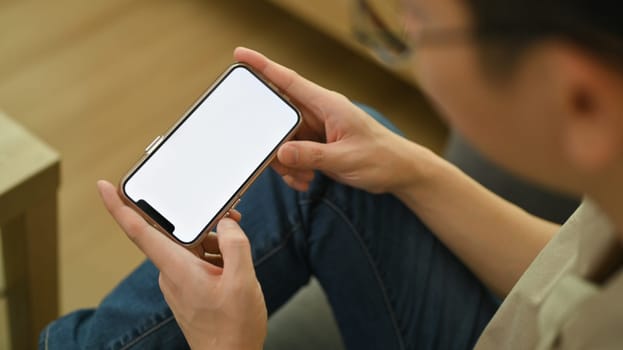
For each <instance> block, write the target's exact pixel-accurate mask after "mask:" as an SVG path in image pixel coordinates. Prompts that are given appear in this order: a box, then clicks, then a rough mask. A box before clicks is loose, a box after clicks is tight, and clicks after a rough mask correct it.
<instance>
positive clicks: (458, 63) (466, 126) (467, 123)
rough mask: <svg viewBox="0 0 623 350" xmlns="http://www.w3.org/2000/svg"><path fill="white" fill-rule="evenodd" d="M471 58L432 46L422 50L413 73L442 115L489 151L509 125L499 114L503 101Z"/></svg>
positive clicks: (497, 146) (459, 52)
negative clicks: (425, 50)
mask: <svg viewBox="0 0 623 350" xmlns="http://www.w3.org/2000/svg"><path fill="white" fill-rule="evenodd" d="M474 60H475V58H474V57H472V55H471V54H470V53H469V52H467V50H461V49H444V50H442V49H439V50H433V49H431V50H428V51H427V52H424V51H423V52H421V54H420V56H419V57H418V60H417V62H416V67H417V68H418V70H417V72H416V74H417V77H418V80H419V82H420V83H421V87H422V89H423V90H424V91H425V93H426V94H427V95H428V96H429V97H430V98H431V100H432V101H433V103H434V104H435V105H436V107H437V109H438V111H439V112H440V114H441V117H442V118H444V119H445V120H446V121H447V122H448V123H449V124H450V126H451V127H453V128H455V129H457V130H458V131H459V132H460V133H461V134H463V135H464V136H465V137H467V138H468V139H469V140H470V141H471V142H472V143H473V144H474V145H475V146H477V147H478V148H481V149H482V148H484V150H485V151H486V152H487V153H489V151H491V150H499V148H500V145H499V143H500V141H502V140H503V139H504V137H503V135H504V134H506V133H508V131H509V129H510V127H511V126H510V125H509V123H506V122H505V121H504V118H503V116H502V112H501V111H503V110H505V108H504V105H505V103H504V102H503V101H502V100H501V99H500V98H499V97H497V96H494V95H492V93H491V91H490V89H487V88H486V86H485V85H484V84H483V82H482V81H481V77H479V75H478V72H477V71H476V69H475V62H474Z"/></svg>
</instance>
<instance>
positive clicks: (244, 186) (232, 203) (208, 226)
mask: <svg viewBox="0 0 623 350" xmlns="http://www.w3.org/2000/svg"><path fill="white" fill-rule="evenodd" d="M236 69H245V70H246V71H248V72H249V73H250V74H252V75H253V76H254V77H255V78H257V79H258V80H259V81H260V82H261V83H262V84H264V86H266V88H268V89H269V90H270V91H272V92H273V93H274V94H275V96H277V97H279V98H280V99H281V100H282V101H283V102H284V103H285V104H286V105H288V106H289V107H290V108H291V109H292V110H293V111H294V112H295V114H296V116H297V121H296V123H295V124H294V126H293V127H292V128H291V129H290V131H288V133H286V134H285V136H284V137H283V138H282V139H281V141H280V142H279V143H278V144H277V145H276V146H275V147H274V148H273V149H272V150H271V152H270V153H269V154H268V155H267V156H266V158H265V159H264V160H263V161H262V163H261V164H260V165H259V166H258V167H257V168H256V169H255V170H254V171H253V173H251V175H250V176H249V177H248V178H247V179H246V180H245V181H244V182H243V183H242V184H241V186H240V187H239V188H238V190H237V191H236V192H234V194H233V195H232V196H231V197H230V199H229V200H228V201H227V202H226V203H225V204H224V205H223V206H222V208H221V210H219V212H218V213H217V215H216V216H214V217H213V218H211V219H210V221H208V223H207V224H206V226H204V228H203V230H202V231H201V232H200V233H199V234H198V235H197V236H196V237H195V238H194V239H193V240H192V241H190V242H184V241H182V240H180V239H179V238H177V237H176V236H175V235H174V234H172V233H169V232H168V231H167V230H166V229H164V228H163V227H161V225H160V224H159V223H158V222H157V221H156V220H154V219H153V218H152V217H151V216H150V215H149V214H147V213H146V212H144V211H143V209H141V208H140V207H139V206H138V205H137V204H136V203H135V202H134V201H133V200H132V199H131V198H130V197H129V196H128V195H127V194H126V192H125V185H126V183H127V181H128V180H129V179H130V178H131V177H132V176H133V175H134V174H135V173H136V172H137V171H138V169H140V168H141V167H142V166H143V165H144V164H145V163H146V162H147V161H148V160H149V159H150V158H151V157H152V156H153V155H154V154H156V152H158V150H159V149H160V147H162V145H164V144H165V143H166V142H167V140H168V139H169V138H170V136H171V135H173V134H174V133H175V131H177V129H178V128H179V127H180V126H181V125H182V124H183V123H184V122H185V121H186V120H187V119H188V118H189V117H190V116H191V115H192V114H193V113H194V111H195V110H196V109H197V108H198V107H199V106H200V105H201V104H202V103H203V102H204V101H205V100H206V99H207V98H208V97H209V96H210V94H211V93H212V92H213V91H214V90H215V89H217V88H218V87H219V86H220V84H221V83H222V82H223V81H224V80H225V79H226V78H227V77H228V76H229V75H230V74H231V73H232V72H233V71H234V70H236ZM301 122H302V115H301V112H300V111H299V109H298V108H297V107H296V106H295V105H294V104H293V103H292V102H290V100H289V99H288V97H287V96H285V95H283V94H282V93H281V92H280V91H279V90H278V89H277V88H275V87H274V86H273V85H272V84H271V83H270V82H269V81H267V80H266V79H265V78H263V77H262V75H261V74H259V73H258V72H256V71H254V70H253V69H252V68H251V67H250V66H248V65H246V64H244V63H240V62H238V63H235V64H233V65H231V66H229V67H228V68H227V70H225V72H223V73H222V74H221V75H220V76H219V77H218V78H217V79H216V81H215V82H214V83H213V84H212V85H211V86H210V87H209V88H208V89H207V90H206V92H204V93H203V94H202V95H201V97H199V98H198V99H197V100H196V101H195V103H193V105H192V106H191V107H190V108H189V109H188V110H187V111H186V112H185V113H184V114H183V115H182V117H181V118H179V119H178V120H177V121H176V122H175V123H174V124H173V125H172V126H171V127H170V128H169V129H168V130H167V132H166V133H164V134H163V135H162V138H161V139H160V141H159V143H158V144H157V145H156V146H155V147H154V148H153V150H151V152H149V153H147V152H144V153H143V155H142V156H141V158H140V159H139V160H138V161H137V162H136V163H135V165H134V166H133V167H132V168H131V169H130V170H129V171H128V172H127V173H126V175H125V176H124V177H123V178H122V179H121V181H120V182H119V186H118V192H119V194H120V196H121V198H122V200H123V201H124V202H125V203H126V204H127V205H128V206H130V207H132V208H133V209H134V210H135V211H136V212H137V213H139V214H140V215H141V216H142V217H143V218H144V219H145V220H146V221H147V222H148V223H149V224H151V225H152V226H153V227H155V228H156V229H158V230H159V231H160V232H162V233H164V234H165V235H166V236H168V237H170V238H171V239H173V240H174V241H175V242H177V243H179V244H181V245H183V246H186V247H188V248H193V247H196V246H197V245H199V244H200V243H201V242H202V241H203V238H204V236H205V235H206V234H208V233H209V232H210V231H211V230H212V229H213V228H214V226H216V224H217V223H218V221H219V220H220V219H222V218H223V217H224V216H225V215H226V214H227V213H228V212H229V211H230V210H231V209H232V207H233V206H235V205H236V204H237V203H238V201H239V200H240V198H241V197H242V195H244V193H245V192H246V191H247V189H248V188H249V187H250V185H251V184H252V183H253V182H254V181H255V180H256V179H257V177H258V176H259V175H260V174H261V173H262V172H263V171H264V170H265V169H266V167H268V165H269V164H270V162H271V161H272V160H273V158H274V157H275V155H276V153H277V150H278V149H279V147H280V146H281V145H283V144H284V143H285V142H287V141H288V140H289V139H291V138H292V136H293V135H294V134H295V133H296V131H297V130H298V127H299V126H300V125H301Z"/></svg>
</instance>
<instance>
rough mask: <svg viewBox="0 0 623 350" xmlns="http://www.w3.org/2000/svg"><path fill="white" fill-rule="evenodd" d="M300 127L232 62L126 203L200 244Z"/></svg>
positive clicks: (150, 162)
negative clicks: (203, 237) (204, 236)
mask: <svg viewBox="0 0 623 350" xmlns="http://www.w3.org/2000/svg"><path fill="white" fill-rule="evenodd" d="M300 123H301V114H300V112H299V111H298V110H297V108H296V107H295V106H294V105H293V104H292V103H290V102H289V101H288V99H287V98H286V97H285V96H282V95H281V94H280V93H279V92H278V91H277V90H276V89H274V88H272V87H271V85H270V84H269V83H268V82H267V81H265V80H264V79H263V78H262V77H261V76H260V75H259V74H258V73H256V72H254V71H253V70H252V69H251V68H250V67H248V66H246V65H244V64H240V63H237V64H234V65H232V66H231V67H229V68H228V69H227V70H226V71H225V73H223V74H222V75H221V77H220V78H219V79H218V80H217V81H216V82H215V83H214V84H213V85H212V87H211V88H210V89H208V91H207V92H205V94H203V96H201V97H200V98H199V100H198V101H197V102H196V103H195V104H194V105H193V106H192V107H191V108H190V109H189V110H188V111H187V112H186V113H185V114H184V116H183V117H182V118H180V119H179V120H178V121H177V122H176V123H175V124H174V125H173V126H172V127H171V128H170V129H169V131H168V132H167V133H165V134H164V135H162V136H159V137H157V138H156V139H155V140H154V141H153V142H152V143H151V144H150V145H149V146H148V147H147V148H146V149H145V153H144V154H143V156H142V158H141V159H140V160H139V161H138V162H137V164H136V165H135V166H134V167H133V168H132V169H131V170H130V171H129V172H128V174H127V175H126V176H125V177H124V178H123V179H122V180H121V182H120V184H119V192H120V194H121V196H122V198H123V199H124V200H125V201H126V203H128V204H129V205H130V206H132V207H133V208H134V209H135V210H137V211H138V212H139V213H140V214H141V215H142V216H143V217H144V218H145V219H146V220H147V221H148V222H150V223H151V224H152V225H153V226H155V227H156V228H157V229H159V230H160V231H162V232H164V233H165V234H168V235H170V236H171V237H172V238H173V239H174V240H175V241H177V242H178V243H180V244H182V245H184V246H187V247H192V246H194V245H197V244H199V243H200V242H201V240H202V236H203V235H205V234H208V233H209V232H210V231H211V230H212V229H213V228H214V226H215V225H216V224H217V223H218V221H219V220H220V219H221V218H222V217H224V216H225V215H227V213H228V212H229V210H231V208H232V207H233V206H235V205H236V204H237V202H238V201H239V200H240V197H241V196H242V195H243V194H244V192H245V191H246V189H247V188H249V186H250V185H251V184H252V183H253V181H254V180H255V179H256V178H257V177H258V175H259V174H260V173H261V172H262V171H263V170H264V169H265V168H266V167H267V166H268V165H269V163H270V161H271V160H272V158H273V157H274V155H275V154H276V151H277V149H278V148H279V146H280V145H281V144H283V143H284V142H285V141H287V140H288V139H289V138H291V137H292V136H293V135H294V133H295V132H296V129H297V127H298V126H299V125H300Z"/></svg>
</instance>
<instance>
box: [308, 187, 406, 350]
mask: <svg viewBox="0 0 623 350" xmlns="http://www.w3.org/2000/svg"><path fill="white" fill-rule="evenodd" d="M320 200H321V201H322V202H324V203H325V204H326V205H327V206H328V207H329V208H331V209H333V211H335V213H336V214H337V215H338V216H340V217H341V218H342V220H344V222H346V224H347V225H348V227H349V228H350V229H351V232H352V233H353V235H354V236H355V238H356V239H357V241H359V244H360V245H361V246H362V247H363V248H364V253H365V255H366V258H367V259H368V263H370V265H371V266H372V270H373V271H374V277H375V279H376V280H377V282H378V283H379V286H380V287H381V292H382V294H383V301H384V303H385V307H386V308H387V311H388V312H389V315H390V318H391V320H392V326H393V327H394V332H395V333H396V335H397V337H398V342H399V345H400V348H401V349H405V345H404V340H403V339H402V332H401V331H400V327H399V325H398V318H397V317H396V315H395V313H394V311H393V308H392V306H391V302H390V300H389V296H388V294H387V290H386V288H385V284H384V283H383V279H382V278H381V276H380V274H379V271H378V270H377V266H376V263H375V262H374V259H373V258H372V256H370V252H369V251H368V247H367V245H366V244H365V243H364V242H363V239H362V237H361V235H360V233H359V231H358V230H357V229H356V228H355V225H353V223H352V222H351V221H350V220H349V219H348V217H347V216H346V214H345V213H344V212H343V211H342V210H341V209H340V208H339V207H338V206H337V205H336V204H335V203H333V202H331V200H329V199H327V198H326V197H323V198H320ZM308 201H309V202H311V200H308Z"/></svg>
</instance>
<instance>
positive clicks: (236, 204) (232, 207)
mask: <svg viewBox="0 0 623 350" xmlns="http://www.w3.org/2000/svg"><path fill="white" fill-rule="evenodd" d="M238 204H240V198H238V200H237V201H236V202H235V203H234V205H232V206H231V209H229V210H232V209H236V207H237V206H238Z"/></svg>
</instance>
